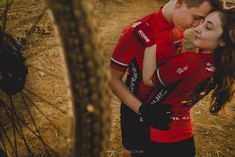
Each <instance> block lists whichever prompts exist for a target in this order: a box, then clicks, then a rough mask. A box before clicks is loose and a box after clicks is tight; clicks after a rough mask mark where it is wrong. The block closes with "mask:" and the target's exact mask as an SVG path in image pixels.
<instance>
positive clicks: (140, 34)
mask: <svg viewBox="0 0 235 157" xmlns="http://www.w3.org/2000/svg"><path fill="white" fill-rule="evenodd" d="M131 28H132V30H133V33H134V34H135V36H136V38H137V39H138V40H139V41H140V43H141V44H143V45H144V46H145V47H149V46H152V45H153V44H154V43H155V41H154V37H153V30H152V28H151V27H150V25H149V24H148V23H147V22H140V21H139V22H136V23H134V24H133V25H132V26H131Z"/></svg>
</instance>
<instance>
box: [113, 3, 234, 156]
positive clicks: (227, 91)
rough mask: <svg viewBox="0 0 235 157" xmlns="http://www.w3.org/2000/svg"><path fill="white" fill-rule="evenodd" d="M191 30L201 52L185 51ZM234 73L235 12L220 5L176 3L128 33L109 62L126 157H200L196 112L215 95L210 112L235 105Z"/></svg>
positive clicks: (126, 32)
mask: <svg viewBox="0 0 235 157" xmlns="http://www.w3.org/2000/svg"><path fill="white" fill-rule="evenodd" d="M189 28H193V30H194V36H193V39H192V41H191V42H192V44H193V45H194V46H195V47H197V48H198V50H197V51H196V52H193V51H182V48H183V46H184V34H183V32H184V31H185V30H186V29H189ZM234 68H235V8H230V9H224V8H223V7H222V3H221V2H220V1H218V0H170V1H169V2H168V3H167V4H166V5H164V6H163V7H161V8H160V9H159V10H157V11H155V12H153V13H152V14H150V15H147V16H145V17H143V18H141V19H139V20H137V21H136V22H135V23H133V24H130V25H129V26H127V28H126V29H125V30H124V31H123V33H122V34H121V36H120V39H119V41H118V43H117V45H116V47H115V49H114V51H113V54H112V58H111V62H110V71H111V75H112V78H111V82H110V85H111V88H112V91H113V92H114V94H115V95H116V96H118V97H119V98H120V100H121V102H122V103H121V131H122V144H123V146H124V147H125V149H127V150H128V151H126V152H128V153H127V154H123V156H129V157H130V156H131V157H174V156H177V157H194V156H195V144H194V139H193V133H192V124H191V117H190V109H191V108H192V107H193V105H195V104H196V103H197V102H198V101H200V100H201V99H202V98H203V97H204V96H205V95H207V94H208V93H209V92H210V91H212V100H213V102H212V104H211V106H210V112H211V113H217V112H219V111H220V110H221V109H222V108H223V107H224V106H225V104H226V103H227V102H228V101H229V100H230V99H231V98H232V92H233V91H232V85H233V83H234V76H235V70H234ZM126 71H127V78H126V81H125V83H124V82H123V76H124V74H125V72H126Z"/></svg>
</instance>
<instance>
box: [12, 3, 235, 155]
mask: <svg viewBox="0 0 235 157" xmlns="http://www.w3.org/2000/svg"><path fill="white" fill-rule="evenodd" d="M90 1H91V2H92V3H93V10H94V12H95V13H96V17H95V18H96V20H97V22H98V30H99V35H100V38H101V39H100V40H101V41H102V42H103V43H102V44H103V45H104V53H105V60H106V65H105V66H106V67H107V71H108V63H109V60H110V56H111V53H112V50H113V48H114V46H115V44H116V42H117V40H118V38H119V35H120V33H121V31H122V30H123V29H124V28H125V26H126V25H128V24H129V23H132V22H134V21H135V20H137V19H138V18H140V17H142V16H144V15H147V14H148V13H151V12H153V11H155V10H156V9H157V8H159V7H160V6H161V5H163V4H164V2H163V1H156V0H125V1H124V0H103V1H101V2H100V1H98V0H90ZM44 8H45V4H44V3H43V1H42V0H25V1H24V0H23V1H17V2H16V3H15V4H14V6H13V7H12V11H11V12H10V14H9V23H8V31H10V32H11V33H12V34H13V35H15V36H16V37H17V39H18V41H19V42H21V43H22V44H23V45H24V49H25V51H24V55H25V56H27V57H26V62H27V64H29V65H30V68H29V70H30V72H29V76H28V80H27V88H30V90H32V91H34V92H36V93H37V94H38V95H42V97H44V98H46V99H47V100H48V101H49V102H52V103H53V104H57V106H59V107H60V108H61V109H63V110H67V98H66V97H65V95H66V94H65V88H66V87H65V84H64V82H63V75H64V70H63V65H61V60H60V57H59V53H58V52H59V51H60V43H59V41H58V37H57V36H56V35H55V33H54V30H53V23H52V22H51V20H50V19H49V17H48V16H47V15H45V16H44V17H43V19H42V20H41V21H40V22H39V24H37V27H36V29H35V30H34V31H33V33H32V35H31V37H30V39H29V40H25V34H26V33H27V31H28V30H29V28H31V26H32V25H33V24H34V22H33V21H36V19H37V17H38V16H39V14H40V13H41V12H42V11H43V9H44ZM188 47H190V45H188ZM40 69H41V70H40ZM42 69H43V70H42ZM48 73H49V75H48ZM16 99H17V98H16ZM34 101H36V102H37V103H38V104H40V105H42V106H43V105H44V107H42V110H44V111H45V112H46V113H47V114H49V115H50V117H52V118H51V119H53V121H55V123H56V125H57V126H59V128H61V129H62V130H63V132H64V133H65V134H68V130H69V129H68V123H67V122H68V117H67V115H64V114H62V115H61V114H58V113H57V112H55V111H54V110H53V108H50V107H48V106H45V104H44V103H43V102H42V101H40V100H36V98H35V99H34ZM234 102H235V100H233V101H232V103H230V104H228V105H227V108H226V110H225V111H224V112H223V113H221V114H219V115H211V114H210V113H209V112H208V107H209V103H210V98H209V96H208V97H206V98H204V99H203V100H202V101H200V102H199V103H198V104H197V105H196V106H195V107H194V108H193V110H192V117H193V128H194V137H195V142H196V149H197V157H235V147H234V143H235V122H234V118H235V112H234V111H235V103H234ZM119 104H120V101H119V100H118V98H117V97H115V96H113V97H112V101H111V107H112V115H111V118H112V125H111V126H112V127H111V135H110V138H109V139H108V149H107V151H106V155H107V157H119V156H120V154H121V152H122V151H123V148H122V145H121V137H120V136H121V134H120V119H119V116H120V115H119V107H120V105H119ZM35 112H36V111H35ZM39 115H40V114H39ZM44 119H45V118H44ZM44 119H43V118H40V116H39V121H38V123H40V126H43V127H42V128H43V129H44V130H46V133H45V136H44V137H45V139H49V141H50V142H51V143H54V144H53V148H54V149H56V150H58V154H57V155H58V156H65V154H66V149H67V146H66V142H62V141H63V140H64V138H60V139H58V134H57V133H56V135H54V133H52V132H55V131H54V130H55V129H53V128H51V126H49V124H47V122H45V121H46V120H44ZM54 138H55V139H56V140H54ZM38 154H40V153H38ZM39 156H40V155H39Z"/></svg>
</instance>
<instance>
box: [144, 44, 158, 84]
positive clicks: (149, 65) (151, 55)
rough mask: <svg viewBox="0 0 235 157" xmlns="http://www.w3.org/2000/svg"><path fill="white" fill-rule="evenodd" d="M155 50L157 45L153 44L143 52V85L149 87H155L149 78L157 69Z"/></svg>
mask: <svg viewBox="0 0 235 157" xmlns="http://www.w3.org/2000/svg"><path fill="white" fill-rule="evenodd" d="M156 50H157V45H156V44H154V45H152V46H150V47H146V48H145V51H144V60H143V81H144V84H145V85H146V86H149V87H155V85H154V83H153V82H152V80H151V78H152V76H153V75H154V72H155V70H156V68H157V64H156Z"/></svg>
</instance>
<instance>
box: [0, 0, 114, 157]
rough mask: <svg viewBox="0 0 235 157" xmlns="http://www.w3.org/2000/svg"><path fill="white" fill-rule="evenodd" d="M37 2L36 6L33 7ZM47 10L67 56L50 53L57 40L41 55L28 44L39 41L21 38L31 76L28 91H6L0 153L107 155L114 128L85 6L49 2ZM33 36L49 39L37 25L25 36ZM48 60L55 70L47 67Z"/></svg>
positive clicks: (0, 109)
mask: <svg viewBox="0 0 235 157" xmlns="http://www.w3.org/2000/svg"><path fill="white" fill-rule="evenodd" d="M24 3H26V2H24ZM24 3H22V4H24ZM37 3H38V1H34V3H33V5H36V4H37ZM48 6H49V8H50V9H51V10H52V12H53V15H54V17H55V21H56V24H57V26H58V32H59V34H60V38H61V42H62V43H63V46H64V51H60V52H64V53H62V54H60V55H59V56H62V59H61V58H60V59H58V58H59V57H58V53H55V52H53V53H50V54H48V53H47V49H50V46H51V47H52V46H55V45H58V44H59V41H54V42H51V43H50V44H49V48H48V46H46V47H44V48H43V49H41V50H40V51H41V52H40V53H37V51H38V50H33V47H32V45H30V42H31V40H37V41H38V40H39V39H38V38H37V39H36V37H35V36H34V37H33V39H30V40H25V38H21V37H19V38H18V41H19V42H20V43H21V45H20V46H21V47H23V48H24V49H25V52H26V53H25V52H22V56H23V58H25V59H26V61H25V62H23V63H25V65H26V66H27V69H28V70H27V71H28V74H27V77H26V84H25V86H23V88H22V89H21V90H18V91H17V92H16V93H15V94H12V95H11V94H9V93H8V92H7V90H5V89H2V90H3V91H2V92H1V107H0V117H3V118H1V121H0V126H1V127H0V140H1V148H2V149H3V151H4V152H5V154H7V155H8V156H17V157H18V156H19V157H23V156H48V157H49V156H50V157H52V156H70V155H71V156H81V157H82V156H87V157H88V156H90V157H93V156H104V146H105V140H104V138H105V137H106V136H107V135H108V133H109V123H110V122H109V121H110V120H109V117H110V116H109V114H110V111H109V106H108V103H109V96H108V88H107V75H106V74H105V72H104V71H105V69H104V68H105V67H104V66H103V62H104V61H103V60H102V54H101V53H100V51H99V50H100V45H99V43H98V40H97V39H96V30H95V29H94V28H93V24H92V23H91V22H92V20H91V15H90V12H89V9H87V6H88V5H87V2H85V1H76V0H70V1H68V0H66V1H64V0H60V1H58V0H56V1H54V0H48ZM39 10H41V9H39ZM37 11H38V10H37ZM26 12H27V10H26ZM28 12H31V11H28ZM39 16H40V15H38V16H37V17H39ZM35 17H36V15H35ZM9 21H10V20H9ZM49 29H51V28H49ZM9 30H13V29H10V28H9ZM28 30H29V31H28ZM7 31H8V29H7ZM12 32H13V33H12V34H17V33H18V32H14V30H13V31H12ZM35 33H36V34H41V33H42V34H43V35H48V32H47V31H46V32H45V31H44V30H42V29H41V27H38V26H34V28H33V29H27V33H26V34H27V35H28V34H35ZM49 34H50V32H49ZM48 40H50V39H48ZM39 41H40V40H39ZM40 42H42V41H40ZM40 42H39V43H40ZM23 44H24V45H23ZM42 44H45V43H43V42H42ZM22 45H23V46H22ZM39 45H41V44H39ZM42 51H43V52H42ZM54 51H59V48H58V47H57V48H56V49H55V50H54ZM27 52H28V53H27ZM54 55H55V56H57V57H56V59H55V58H54ZM19 56H20V55H19ZM39 57H42V58H43V59H41V60H40V59H39ZM50 58H53V59H50ZM48 60H50V62H51V64H50V65H53V66H56V68H51V67H50V65H49V66H48V62H49V61H48ZM51 60H52V61H51ZM37 62H38V63H40V64H38V63H37ZM58 62H59V63H58ZM38 65H41V66H39V67H38ZM58 67H59V68H58ZM50 68H51V70H48V69H50ZM57 68H58V69H57ZM64 68H65V69H67V70H63V69H64ZM48 71H50V72H48ZM51 71H54V72H55V73H51ZM64 71H65V72H64ZM61 75H62V76H61ZM63 75H64V76H63ZM64 79H65V81H64ZM45 83H46V85H45ZM61 84H63V85H61ZM65 91H67V92H65ZM49 97H50V98H49ZM58 97H59V98H58ZM53 100H55V101H53ZM61 119H62V121H61ZM70 122H72V124H70ZM61 145H63V146H61ZM61 149H64V150H63V153H61ZM69 149H70V153H68V150H69ZM71 153H72V154H71ZM69 154H70V155H69Z"/></svg>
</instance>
